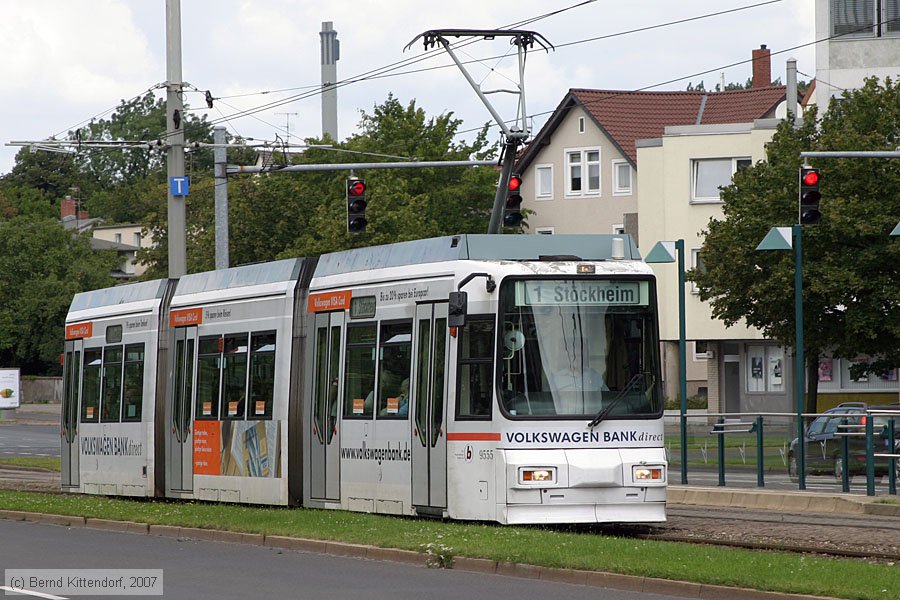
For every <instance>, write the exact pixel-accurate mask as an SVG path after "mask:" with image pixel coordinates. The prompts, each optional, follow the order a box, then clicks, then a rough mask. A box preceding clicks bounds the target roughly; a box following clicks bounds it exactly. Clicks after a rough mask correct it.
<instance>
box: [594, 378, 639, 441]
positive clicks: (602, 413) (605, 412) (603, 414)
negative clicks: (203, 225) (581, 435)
mask: <svg viewBox="0 0 900 600" xmlns="http://www.w3.org/2000/svg"><path fill="white" fill-rule="evenodd" d="M645 378H646V373H638V374H637V375H635V376H634V377H632V378H631V379H630V380H629V381H628V383H627V384H626V385H625V387H624V388H622V391H621V392H619V393H618V394H616V397H615V398H613V399H612V400H610V401H609V404H607V405H606V406H604V407H603V408H601V409H600V412H598V413H597V416H596V417H594V418H593V419H592V420H591V421H590V422H589V423H588V424H587V426H588V429H593V428H594V427H596V426H597V425H599V424H600V422H601V421H602V420H603V419H605V418H606V416H607V415H608V414H609V413H610V411H611V410H612V409H613V408H614V407H615V406H616V405H617V404H618V403H619V401H620V400H621V399H622V398H624V397H625V395H626V394H627V393H628V392H630V391H631V390H632V388H634V387H635V386H637V384H638V383H642V382H643V381H644V379H645Z"/></svg>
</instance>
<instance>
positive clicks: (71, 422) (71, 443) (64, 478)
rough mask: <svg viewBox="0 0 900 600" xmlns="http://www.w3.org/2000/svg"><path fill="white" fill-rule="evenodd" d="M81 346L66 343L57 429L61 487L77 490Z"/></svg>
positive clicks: (76, 342)
mask: <svg viewBox="0 0 900 600" xmlns="http://www.w3.org/2000/svg"><path fill="white" fill-rule="evenodd" d="M82 347H83V342H82V341H81V340H73V341H70V342H66V348H65V354H66V355H65V359H64V373H63V402H62V410H61V411H60V413H61V419H62V423H61V427H60V434H61V438H60V442H61V444H60V455H61V456H60V465H59V466H60V479H61V482H62V486H63V487H78V486H79V485H80V484H79V477H78V469H79V467H78V456H79V449H78V397H79V396H80V391H81V351H82Z"/></svg>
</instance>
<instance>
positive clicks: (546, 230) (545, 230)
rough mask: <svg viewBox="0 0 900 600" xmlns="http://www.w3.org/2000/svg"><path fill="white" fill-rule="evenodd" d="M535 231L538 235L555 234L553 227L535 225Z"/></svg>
mask: <svg viewBox="0 0 900 600" xmlns="http://www.w3.org/2000/svg"><path fill="white" fill-rule="evenodd" d="M534 232H535V233H536V234H538V235H553V228H552V227H535V228H534Z"/></svg>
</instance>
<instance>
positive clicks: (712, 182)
mask: <svg viewBox="0 0 900 600" xmlns="http://www.w3.org/2000/svg"><path fill="white" fill-rule="evenodd" d="M751 164H752V161H751V160H750V159H749V158H704V159H699V160H698V159H695V160H692V161H691V201H692V202H721V201H722V199H721V197H720V191H719V188H723V187H726V186H728V185H730V184H731V178H732V176H733V175H734V174H735V173H736V172H737V171H740V170H742V169H746V168H747V167H749V166H750V165H751Z"/></svg>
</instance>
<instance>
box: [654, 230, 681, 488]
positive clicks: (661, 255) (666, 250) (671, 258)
mask: <svg viewBox="0 0 900 600" xmlns="http://www.w3.org/2000/svg"><path fill="white" fill-rule="evenodd" d="M672 250H674V253H673V252H672ZM675 255H677V261H678V384H679V394H680V396H681V404H680V410H679V413H680V414H679V427H680V429H681V483H682V485H686V484H687V482H688V476H687V342H686V334H685V316H684V300H685V298H684V284H685V277H684V240H676V241H674V242H657V243H656V245H655V246H653V248H652V249H651V250H650V252H649V253H648V254H647V258H645V259H644V262H646V263H650V264H652V263H670V262H675V261H676V257H675Z"/></svg>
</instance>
